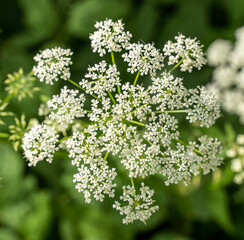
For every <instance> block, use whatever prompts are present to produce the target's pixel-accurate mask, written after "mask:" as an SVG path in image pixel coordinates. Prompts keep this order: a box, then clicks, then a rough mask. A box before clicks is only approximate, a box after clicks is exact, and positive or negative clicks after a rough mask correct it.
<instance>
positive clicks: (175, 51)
mask: <svg viewBox="0 0 244 240" xmlns="http://www.w3.org/2000/svg"><path fill="white" fill-rule="evenodd" d="M175 40H176V42H175V43H173V42H172V41H168V42H167V43H166V44H165V45H164V48H163V51H164V55H165V56H167V57H168V58H169V61H168V64H169V65H173V64H176V63H178V62H180V61H182V64H181V65H180V68H181V71H183V72H184V71H188V72H191V71H192V69H193V68H197V69H198V70H200V69H201V67H202V66H203V65H205V64H206V62H207V60H206V58H205V54H204V53H203V51H202V47H203V46H202V45H200V43H199V41H196V38H194V39H192V38H186V37H185V36H184V35H182V34H179V35H178V36H176V37H175Z"/></svg>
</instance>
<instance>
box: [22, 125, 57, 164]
mask: <svg viewBox="0 0 244 240" xmlns="http://www.w3.org/2000/svg"><path fill="white" fill-rule="evenodd" d="M58 137H59V136H58V135H57V134H56V132H55V130H54V128H52V127H49V126H47V125H44V124H42V125H41V124H37V125H35V126H34V127H33V128H31V130H30V131H29V132H27V133H25V135H24V137H23V145H22V147H23V149H24V156H25V158H26V159H27V160H28V161H29V164H28V165H29V166H36V164H37V163H38V162H39V161H43V160H44V159H46V160H47V162H49V163H51V162H52V161H53V155H54V153H55V152H56V151H57V150H58V148H57V147H56V144H57V142H58Z"/></svg>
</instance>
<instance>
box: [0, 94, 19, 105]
mask: <svg viewBox="0 0 244 240" xmlns="http://www.w3.org/2000/svg"><path fill="white" fill-rule="evenodd" d="M14 95H15V93H11V94H9V95H8V96H7V97H6V98H4V99H3V101H2V102H0V107H1V106H2V105H3V104H5V103H7V102H8V101H10V99H11V98H13V96H14Z"/></svg>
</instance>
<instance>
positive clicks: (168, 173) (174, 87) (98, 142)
mask: <svg viewBox="0 0 244 240" xmlns="http://www.w3.org/2000/svg"><path fill="white" fill-rule="evenodd" d="M95 27H96V29H97V30H96V31H95V33H93V34H91V36H90V38H91V41H92V49H93V51H95V52H98V53H99V54H100V56H103V55H104V54H105V53H106V52H107V51H108V52H111V63H109V62H108V61H105V60H102V61H101V62H99V63H98V64H95V65H94V66H91V67H88V72H87V73H86V74H85V77H84V78H83V79H82V80H81V81H80V82H79V84H77V83H75V82H74V81H72V80H71V79H68V81H69V83H71V84H73V85H74V86H75V87H77V88H78V89H79V90H80V91H83V92H85V93H86V94H87V95H90V96H91V97H92V100H91V101H90V102H88V101H87V102H85V97H84V95H83V94H78V91H76V90H71V89H70V90H69V89H68V88H67V87H64V88H63V89H61V93H60V95H56V96H53V98H52V99H51V100H49V101H48V106H49V108H48V111H41V112H42V114H43V113H44V112H46V113H47V119H53V120H57V121H58V122H59V124H62V131H61V132H65V133H66V132H70V130H69V129H73V130H74V131H73V132H72V133H71V134H70V136H68V137H67V135H66V134H65V136H64V138H62V139H60V140H58V136H57V133H56V131H57V127H55V128H52V124H49V125H48V126H47V125H45V124H42V125H37V126H35V127H34V128H32V129H31V130H30V131H29V132H27V133H26V134H25V136H24V143H23V149H24V154H25V157H26V158H27V160H28V161H29V162H30V164H29V165H34V166H35V165H36V164H37V162H38V161H41V160H44V159H46V160H47V161H49V162H51V161H52V159H53V154H54V152H55V151H56V150H57V148H56V145H57V144H58V143H60V142H62V143H63V142H64V143H65V145H66V147H65V149H66V150H67V151H68V154H69V158H70V159H71V164H72V166H74V167H75V168H77V173H76V174H74V176H73V182H74V183H75V188H76V189H77V190H78V192H81V193H83V195H84V198H85V201H86V202H87V203H89V202H91V200H92V198H93V199H95V200H98V201H104V199H105V197H106V196H108V197H111V198H114V197H116V196H117V193H116V191H115V190H116V189H115V188H116V187H117V185H116V183H115V181H116V177H117V176H118V175H120V171H119V170H118V169H121V167H122V168H123V169H124V173H126V174H127V175H128V178H130V181H131V185H128V183H125V184H124V186H122V191H123V193H122V196H120V200H121V201H122V203H120V202H119V201H115V203H114V205H113V207H114V208H115V209H117V210H118V211H119V212H120V213H121V214H122V215H124V219H123V222H124V223H125V224H127V223H132V222H133V221H134V220H140V221H142V222H143V223H145V222H146V221H147V220H148V219H149V218H150V217H151V215H152V214H153V213H154V212H156V211H157V210H158V209H159V207H158V206H157V205H155V200H153V199H152V196H153V194H154V190H153V189H150V188H149V186H146V184H145V183H144V182H145V181H146V179H147V178H148V177H150V176H153V175H156V174H157V175H161V176H162V177H163V178H164V182H165V184H166V185H169V184H177V183H179V182H180V181H183V182H184V183H185V184H186V185H187V184H189V182H190V180H191V178H192V176H194V175H198V174H200V173H201V172H202V173H203V174H207V173H209V172H210V171H214V170H215V169H216V168H217V167H218V166H219V165H220V164H221V162H222V158H221V157H220V156H219V154H220V152H221V145H220V143H219V142H218V140H217V139H214V138H211V137H208V136H201V137H199V138H198V139H197V140H196V141H191V142H189V143H187V142H185V141H183V139H182V137H181V133H180V123H179V121H178V119H177V115H179V114H183V115H184V116H185V118H186V119H187V120H188V121H189V122H190V123H193V122H194V123H195V124H196V125H197V124H198V125H199V126H205V127H210V126H211V125H213V124H214V122H215V120H216V119H217V118H218V117H219V115H220V110H219V103H218V100H217V98H216V96H215V95H213V94H210V93H208V92H207V90H206V89H205V88H204V87H197V88H195V89H187V88H186V87H184V84H183V78H178V77H174V75H173V74H172V72H173V70H174V69H175V68H176V67H178V66H179V67H180V69H181V70H182V71H186V70H188V71H192V69H193V68H198V69H200V68H201V66H202V65H203V64H204V63H205V62H206V59H205V55H204V53H203V52H202V47H201V45H200V44H199V42H198V41H197V40H196V39H188V38H185V37H183V35H180V36H178V37H177V38H176V40H177V43H169V42H168V43H167V44H166V45H165V47H164V48H163V51H162V50H160V49H157V48H156V47H155V46H154V44H153V43H147V44H144V43H130V42H129V40H130V37H131V34H129V33H128V32H125V31H124V28H123V24H122V22H121V21H117V22H113V21H112V20H105V21H103V22H98V23H96V25H95ZM53 51H54V50H49V52H53ZM67 51H68V50H67ZM120 51H123V53H122V54H121V55H122V58H123V60H124V61H125V62H126V63H128V68H127V70H128V72H129V73H131V75H132V77H133V78H134V80H131V79H130V78H127V80H128V81H127V82H125V81H123V79H122V77H121V76H120V73H119V71H118V69H119V68H118V67H117V65H116V64H115V56H114V52H120ZM68 52H69V51H68ZM164 56H166V57H168V58H169V64H174V63H175V64H176V65H175V66H173V68H172V69H171V70H170V71H166V70H165V69H164V70H162V68H163V66H164ZM172 58H173V59H172ZM36 59H37V60H38V61H41V62H43V60H42V58H39V59H38V58H36ZM51 59H52V56H51V55H50V61H51ZM45 61H47V62H48V61H49V60H48V59H46V60H45ZM59 61H60V62H61V63H62V60H60V59H58V58H57V59H56V61H55V63H56V65H55V66H57V67H58V66H59ZM38 65H39V64H38ZM39 70H40V72H42V74H43V75H42V76H46V72H47V73H48V72H49V69H48V68H47V67H44V68H43V69H41V68H40V69H39ZM56 70H57V71H58V72H59V74H58V75H56V76H55V79H52V76H50V75H49V76H50V78H49V81H48V82H47V83H50V82H52V81H53V80H57V78H59V77H60V78H61V76H62V71H63V68H62V64H61V65H60V69H56ZM160 70H161V73H159V71H160ZM144 75H149V77H151V82H150V84H149V86H148V87H145V86H144V85H143V84H142V83H140V84H139V82H140V81H142V79H141V78H143V76H144ZM41 80H43V79H41ZM87 99H90V98H87ZM84 106H87V107H86V109H84ZM89 106H90V107H89ZM87 108H88V109H87ZM42 109H43V108H42ZM82 118H83V119H82ZM74 121H83V122H86V124H83V125H82V126H83V127H82V128H80V127H78V128H77V127H76V126H75V127H71V128H70V125H72V124H73V125H76V123H74ZM46 122H47V121H46ZM46 122H45V123H46ZM49 123H50V121H49ZM55 125H56V123H55ZM55 129H56V130H55ZM65 129H66V130H67V131H65ZM114 161H115V162H114ZM118 166H120V167H118ZM142 179H143V182H142V183H141V187H140V188H137V187H136V186H138V184H137V181H139V182H140V181H142ZM134 182H136V184H134Z"/></svg>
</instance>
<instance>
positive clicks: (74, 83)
mask: <svg viewBox="0 0 244 240" xmlns="http://www.w3.org/2000/svg"><path fill="white" fill-rule="evenodd" d="M68 81H69V82H70V83H71V84H73V85H74V86H76V87H77V88H79V89H81V90H82V91H84V92H86V90H85V89H84V88H82V87H81V86H80V85H79V84H77V83H76V82H74V81H72V80H71V79H68ZM91 96H93V97H94V98H95V99H97V100H98V101H99V102H102V100H101V99H100V98H98V97H97V96H96V95H95V94H91Z"/></svg>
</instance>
